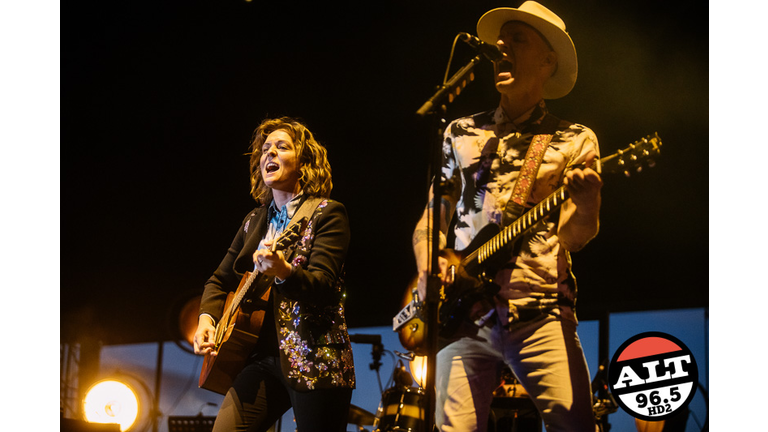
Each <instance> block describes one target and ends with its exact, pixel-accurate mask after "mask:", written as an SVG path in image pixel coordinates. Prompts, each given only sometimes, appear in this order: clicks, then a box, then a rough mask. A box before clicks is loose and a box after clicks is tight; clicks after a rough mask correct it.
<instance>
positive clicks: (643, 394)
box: [608, 332, 699, 421]
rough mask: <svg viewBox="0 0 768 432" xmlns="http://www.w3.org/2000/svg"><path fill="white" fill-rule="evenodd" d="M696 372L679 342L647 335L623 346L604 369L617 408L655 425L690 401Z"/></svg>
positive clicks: (688, 355) (697, 371) (694, 388)
mask: <svg viewBox="0 0 768 432" xmlns="http://www.w3.org/2000/svg"><path fill="white" fill-rule="evenodd" d="M698 378H699V370H698V368H697V367H696V360H695V359H694V358H693V354H691V351H690V350H689V349H688V347H686V346H685V345H684V344H683V343H682V342H681V341H680V340H678V339H677V338H675V337H673V336H670V335H668V334H666V333H661V332H647V333H641V334H639V335H637V336H633V337H632V338H630V339H629V340H627V341H626V342H624V344H623V345H621V347H619V349H618V350H616V353H615V354H614V355H613V359H611V364H610V365H609V367H608V386H609V387H610V390H611V393H613V395H614V396H615V398H616V402H618V404H619V406H621V407H622V408H623V409H624V411H626V412H627V413H629V414H630V415H632V416H633V417H636V418H639V419H641V420H648V421H658V420H664V419H665V418H668V417H671V416H672V415H673V414H674V413H676V412H677V411H678V410H680V409H681V408H684V407H686V406H687V405H688V403H690V401H691V399H693V396H694V394H695V393H696V387H697V385H698Z"/></svg>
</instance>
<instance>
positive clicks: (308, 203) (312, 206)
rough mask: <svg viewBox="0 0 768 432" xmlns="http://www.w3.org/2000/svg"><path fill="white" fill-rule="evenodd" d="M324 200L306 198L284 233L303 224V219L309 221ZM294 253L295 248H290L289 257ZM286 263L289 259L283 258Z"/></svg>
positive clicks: (287, 257) (311, 197)
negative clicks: (298, 224)
mask: <svg viewBox="0 0 768 432" xmlns="http://www.w3.org/2000/svg"><path fill="white" fill-rule="evenodd" d="M324 199H325V198H319V197H313V196H310V197H307V198H306V199H305V200H304V202H302V203H301V207H299V209H298V210H296V213H294V214H293V217H292V218H291V221H290V222H288V225H287V226H286V227H285V231H287V230H289V229H291V228H293V226H294V225H296V224H297V223H303V221H304V220H305V219H307V220H309V218H310V217H311V216H312V214H314V213H315V210H316V209H317V206H318V205H320V203H321V202H323V200H324ZM294 252H295V248H291V255H293V253H294ZM285 260H286V261H290V257H289V256H286V257H285Z"/></svg>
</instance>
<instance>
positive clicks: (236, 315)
mask: <svg viewBox="0 0 768 432" xmlns="http://www.w3.org/2000/svg"><path fill="white" fill-rule="evenodd" d="M306 223H307V218H303V219H301V220H300V221H299V222H298V223H295V224H292V225H291V226H289V227H288V228H287V229H286V230H284V231H283V232H282V233H281V234H280V236H279V237H278V238H277V240H275V242H274V243H273V244H272V247H271V248H270V250H271V251H272V252H276V251H279V250H285V249H286V248H288V247H289V246H291V245H292V244H294V243H295V242H296V241H297V240H298V239H299V233H300V232H302V230H303V229H304V227H305V226H306ZM274 280H275V278H274V277H271V276H266V275H263V274H261V273H259V272H255V271H254V272H245V274H244V275H243V278H242V279H241V280H240V285H239V286H238V287H237V290H236V291H235V292H229V293H228V294H227V300H226V302H225V303H224V313H223V315H222V318H221V320H219V322H218V324H217V325H216V333H215V336H214V341H215V344H216V345H215V348H214V350H215V351H217V355H215V356H212V355H206V356H205V359H204V360H203V367H202V370H201V371H200V380H199V383H198V385H199V386H200V388H204V389H206V390H210V391H212V392H216V393H219V394H226V393H227V390H229V388H230V386H231V385H232V381H234V379H235V377H236V376H237V374H238V373H240V371H241V370H242V369H243V367H244V366H245V361H246V360H247V359H248V356H249V355H250V354H251V352H252V351H253V348H254V347H255V346H256V342H257V341H258V340H259V332H260V331H261V327H262V324H263V322H264V314H265V313H266V309H265V308H266V306H267V301H268V300H269V293H270V288H271V287H272V283H273V282H274Z"/></svg>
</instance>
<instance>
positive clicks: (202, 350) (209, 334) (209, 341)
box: [194, 315, 217, 356]
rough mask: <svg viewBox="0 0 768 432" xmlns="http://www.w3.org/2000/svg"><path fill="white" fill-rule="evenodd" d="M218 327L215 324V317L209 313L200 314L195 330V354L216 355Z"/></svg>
mask: <svg viewBox="0 0 768 432" xmlns="http://www.w3.org/2000/svg"><path fill="white" fill-rule="evenodd" d="M215 338H216V327H214V326H213V319H212V318H211V317H210V316H208V315H200V317H199V318H198V319H197V331H195V339H194V340H195V354H198V355H206V354H210V355H212V356H215V355H216V354H217V352H216V351H215V348H216V342H215Z"/></svg>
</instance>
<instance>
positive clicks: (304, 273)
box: [200, 200, 355, 391]
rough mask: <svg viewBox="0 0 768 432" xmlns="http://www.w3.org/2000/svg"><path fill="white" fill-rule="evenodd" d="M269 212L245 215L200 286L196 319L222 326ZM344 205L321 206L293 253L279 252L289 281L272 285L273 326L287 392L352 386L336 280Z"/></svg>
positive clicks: (344, 239) (343, 250)
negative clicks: (230, 295) (226, 307)
mask: <svg viewBox="0 0 768 432" xmlns="http://www.w3.org/2000/svg"><path fill="white" fill-rule="evenodd" d="M267 210H268V206H260V207H257V208H255V209H254V210H253V211H251V212H250V213H249V214H248V216H246V217H245V219H243V222H242V224H241V226H240V229H239V230H238V232H237V234H236V235H235V238H234V240H233V241H232V245H231V246H230V247H229V250H228V251H227V254H226V255H225V256H224V259H223V260H222V261H221V264H219V267H218V268H217V269H216V271H214V273H213V275H212V276H211V277H210V279H208V282H207V283H206V284H205V291H204V292H203V297H202V300H201V303H200V313H207V314H210V315H211V316H213V318H214V319H215V320H216V322H218V321H219V319H221V315H222V313H223V309H224V303H225V301H226V298H227V293H228V292H229V291H235V290H236V289H237V286H238V284H239V283H240V280H241V279H242V277H243V274H244V273H245V272H246V271H252V270H253V253H254V252H255V251H256V249H257V248H258V245H259V242H260V241H261V239H262V238H263V237H264V234H265V233H266V229H267ZM349 238H350V233H349V222H348V219H347V211H346V208H345V207H344V205H343V204H341V203H340V202H337V201H332V200H323V201H322V202H321V203H320V204H319V205H318V207H317V209H316V210H315V212H314V213H313V215H312V217H311V218H310V220H309V223H308V224H307V228H306V229H305V231H304V232H303V233H302V235H301V238H300V239H299V241H298V242H297V244H296V246H295V248H293V249H290V250H286V251H285V253H286V257H289V262H290V263H291V264H292V267H293V268H292V271H291V275H290V276H289V277H288V278H286V280H285V281H284V282H283V283H279V284H278V283H274V284H272V295H273V312H274V323H275V329H276V331H277V341H278V348H279V352H280V361H281V365H282V370H283V375H284V376H285V378H286V379H287V381H288V383H289V384H290V385H291V387H292V388H294V389H296V390H299V391H303V390H312V389H317V388H337V387H347V388H354V387H355V371H354V361H353V358H352V349H351V346H350V342H349V335H348V333H347V324H346V321H345V319H344V306H343V304H342V301H343V295H344V293H343V287H342V276H343V267H344V259H345V257H346V254H347V249H348V247H349Z"/></svg>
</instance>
